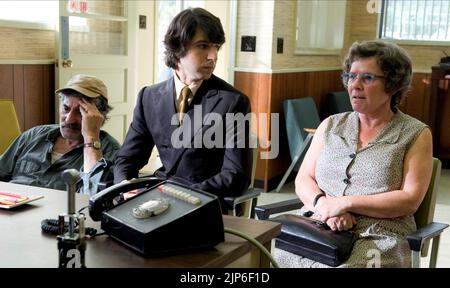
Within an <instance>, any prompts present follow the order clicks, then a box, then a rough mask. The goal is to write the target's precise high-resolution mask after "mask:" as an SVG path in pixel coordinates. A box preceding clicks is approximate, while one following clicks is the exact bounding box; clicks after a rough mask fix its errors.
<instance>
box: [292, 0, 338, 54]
mask: <svg viewBox="0 0 450 288" xmlns="http://www.w3.org/2000/svg"><path fill="white" fill-rule="evenodd" d="M345 10H346V1H345V0H298V1H297V35H296V49H295V50H296V53H298V54H339V53H340V49H341V48H342V46H343V43H344V27H345Z"/></svg>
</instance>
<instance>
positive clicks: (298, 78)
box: [234, 70, 431, 192]
mask: <svg viewBox="0 0 450 288" xmlns="http://www.w3.org/2000/svg"><path fill="white" fill-rule="evenodd" d="M340 73H341V71H340V70H333V71H317V72H297V73H277V74H268V73H251V72H235V80H234V83H235V87H236V88H237V89H238V90H240V91H242V92H243V93H245V94H246V95H247V96H248V97H249V98H250V102H251V105H252V112H254V113H269V114H270V113H279V115H280V123H279V137H280V139H279V143H280V149H279V152H280V153H279V155H278V157H277V158H275V159H271V160H268V159H258V164H257V170H256V181H255V185H256V186H257V187H260V188H263V189H264V191H266V192H268V191H271V190H273V189H275V188H276V186H277V185H278V183H279V181H280V180H281V177H282V176H283V174H284V173H285V171H286V170H287V168H288V166H289V164H290V163H291V159H290V155H289V148H288V144H287V137H286V129H285V124H284V123H285V119H284V115H283V104H282V103H283V101H284V100H286V99H295V98H303V97H307V96H311V97H312V98H313V99H314V102H315V103H316V105H317V109H318V110H319V114H320V118H321V119H324V118H325V117H327V116H328V115H327V114H326V95H327V94H328V93H329V92H333V91H343V90H344V87H343V85H342V82H341V78H340ZM430 77H431V75H430V74H427V73H415V74H414V76H413V83H412V87H411V91H410V92H409V93H408V96H407V97H406V98H405V99H403V102H402V104H401V105H400V107H399V108H400V110H402V111H403V112H405V113H407V114H409V115H411V116H413V117H416V118H417V119H419V120H421V121H423V122H425V123H427V122H428V121H429V117H430V115H429V112H428V110H429V101H430ZM253 128H254V127H253ZM253 130H254V129H253ZM269 131H270V130H269ZM253 132H255V133H256V132H257V131H256V130H254V131H253ZM266 135H268V136H267V137H269V138H268V139H262V138H261V137H262V136H263V135H261V133H260V131H259V132H258V138H259V141H265V140H267V141H270V137H271V136H270V134H269V133H268V132H266ZM261 150H262V149H261V148H260V151H261ZM293 176H294V175H291V177H293Z"/></svg>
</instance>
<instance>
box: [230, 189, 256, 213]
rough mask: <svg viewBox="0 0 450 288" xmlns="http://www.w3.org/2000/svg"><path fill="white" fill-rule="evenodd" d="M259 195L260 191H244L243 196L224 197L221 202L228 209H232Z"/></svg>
mask: <svg viewBox="0 0 450 288" xmlns="http://www.w3.org/2000/svg"><path fill="white" fill-rule="evenodd" d="M259 195H261V191H258V190H256V189H250V190H247V191H245V192H244V194H242V195H241V196H238V197H231V196H228V197H224V198H223V200H224V201H225V203H226V204H227V205H228V206H229V207H232V208H233V209H234V208H235V207H236V205H238V204H241V203H243V202H245V201H248V200H250V199H253V198H257V197H258V196H259Z"/></svg>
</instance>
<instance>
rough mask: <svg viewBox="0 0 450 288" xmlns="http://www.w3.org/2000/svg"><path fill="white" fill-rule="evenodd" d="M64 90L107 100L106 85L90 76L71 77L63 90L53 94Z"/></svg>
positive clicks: (57, 91)
mask: <svg viewBox="0 0 450 288" xmlns="http://www.w3.org/2000/svg"><path fill="white" fill-rule="evenodd" d="M66 90H75V91H77V92H79V93H81V94H83V95H85V96H87V97H90V98H96V97H99V96H103V97H105V98H106V99H108V89H106V85H105V84H104V83H103V81H102V80H100V79H98V78H97V77H94V76H90V75H84V74H77V75H75V76H73V77H72V78H70V80H69V81H68V82H67V85H66V86H65V87H64V88H61V89H58V90H56V91H55V93H60V92H64V91H66Z"/></svg>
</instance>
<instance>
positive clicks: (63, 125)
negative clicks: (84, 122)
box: [61, 124, 81, 131]
mask: <svg viewBox="0 0 450 288" xmlns="http://www.w3.org/2000/svg"><path fill="white" fill-rule="evenodd" d="M61 127H62V128H69V129H73V130H80V131H81V125H79V124H62V125H61Z"/></svg>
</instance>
